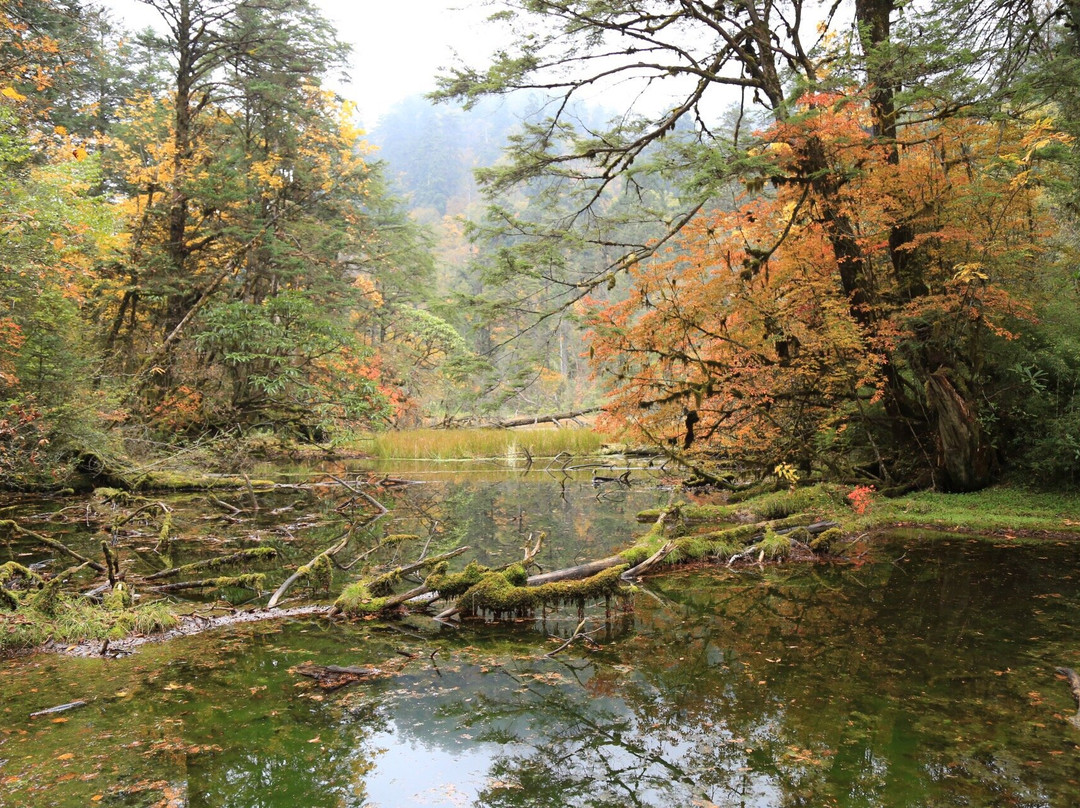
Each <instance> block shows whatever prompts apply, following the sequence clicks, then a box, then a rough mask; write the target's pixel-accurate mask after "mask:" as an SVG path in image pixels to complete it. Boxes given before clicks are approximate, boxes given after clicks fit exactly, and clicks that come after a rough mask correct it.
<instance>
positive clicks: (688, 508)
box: [636, 504, 736, 525]
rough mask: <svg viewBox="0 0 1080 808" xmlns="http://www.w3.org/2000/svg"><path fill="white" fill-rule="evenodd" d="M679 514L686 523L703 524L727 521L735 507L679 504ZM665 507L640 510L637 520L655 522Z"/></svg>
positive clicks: (733, 512) (732, 514)
mask: <svg viewBox="0 0 1080 808" xmlns="http://www.w3.org/2000/svg"><path fill="white" fill-rule="evenodd" d="M678 508H679V516H680V518H681V519H682V520H683V521H684V522H686V523H687V524H691V525H694V524H703V523H711V522H724V521H729V520H730V519H731V518H732V516H734V514H735V511H736V509H735V508H733V507H731V506H730V505H685V504H680V505H679V506H678ZM665 510H667V509H666V508H649V509H648V510H644V511H640V512H639V513H638V514H637V517H636V519H637V520H638V521H639V522H655V521H656V520H657V519H659V518H660V515H661V514H662V513H664V511H665Z"/></svg>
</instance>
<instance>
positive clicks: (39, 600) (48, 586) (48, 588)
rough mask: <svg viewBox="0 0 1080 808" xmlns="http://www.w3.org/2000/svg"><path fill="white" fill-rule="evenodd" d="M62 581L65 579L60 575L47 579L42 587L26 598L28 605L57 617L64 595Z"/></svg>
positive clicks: (49, 615)
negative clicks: (61, 589) (61, 588)
mask: <svg viewBox="0 0 1080 808" xmlns="http://www.w3.org/2000/svg"><path fill="white" fill-rule="evenodd" d="M62 583H63V579H61V578H60V577H56V578H53V579H52V580H49V581H46V582H45V585H44V586H42V587H41V589H39V590H38V591H37V592H34V593H33V594H32V595H30V597H28V598H27V599H26V603H27V605H28V606H29V607H30V608H31V609H33V610H34V611H36V612H38V613H40V614H43V615H45V616H46V617H55V616H56V613H57V610H58V609H59V608H60V602H61V596H62V593H61V591H60V586H61V584H62Z"/></svg>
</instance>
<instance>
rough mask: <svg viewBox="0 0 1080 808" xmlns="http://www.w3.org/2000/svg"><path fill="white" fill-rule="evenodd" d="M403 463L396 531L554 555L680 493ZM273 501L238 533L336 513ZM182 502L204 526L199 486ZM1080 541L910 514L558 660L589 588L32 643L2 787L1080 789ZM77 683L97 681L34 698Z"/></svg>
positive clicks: (1070, 793)
mask: <svg viewBox="0 0 1080 808" xmlns="http://www.w3.org/2000/svg"><path fill="white" fill-rule="evenodd" d="M399 474H400V475H401V476H408V477H410V478H413V479H423V480H425V482H424V484H422V485H416V486H408V487H403V488H402V489H401V490H399V491H397V492H396V493H394V494H393V495H392V497H391V499H392V500H393V501H392V502H391V503H388V504H393V505H394V510H393V513H391V514H390V515H388V516H387V517H386V519H385V520H383V521H384V522H385V523H384V524H380V525H378V526H377V527H376V528H373V529H377V530H380V531H384V532H390V533H398V532H417V533H425V534H426V533H428V532H430V531H432V529H433V528H434V532H433V533H431V535H433V536H435V541H436V543H437V544H440V545H444V546H451V545H452V544H453V543H456V542H459V541H460V542H465V543H468V544H470V545H472V546H473V547H474V548H476V550H475V554H476V556H477V557H479V558H480V559H481V560H482V561H485V562H486V563H492V564H496V563H506V562H507V561H509V560H512V559H513V558H514V557H515V556H517V555H518V554H519V553H520V552H521V551H520V547H521V545H522V544H523V543H524V540H525V538H526V537H527V536H528V534H529V533H532V532H535V531H539V530H545V531H547V532H548V534H549V537H550V539H549V543H548V549H547V550H546V551H545V557H544V558H543V563H544V564H545V566H547V567H548V568H553V567H555V566H562V565H565V564H567V563H573V562H574V561H580V560H584V559H588V558H595V557H599V556H603V555H606V554H607V553H608V552H610V550H611V549H612V548H614V547H618V546H621V545H624V544H625V543H626V540H627V538H628V536H629V535H631V534H632V533H634V532H640V531H641V530H642V528H641V527H640V526H637V525H635V524H634V522H633V514H634V513H635V512H636V511H637V510H640V509H642V508H646V507H651V506H654V505H656V504H659V503H662V502H664V501H666V499H667V496H668V495H667V492H666V491H663V490H661V489H660V488H659V487H658V486H657V485H656V484H655V481H653V480H652V479H651V478H649V477H647V475H645V474H644V473H639V474H637V475H636V476H635V479H636V481H637V482H636V485H635V487H634V488H632V489H631V490H629V491H626V490H623V489H621V488H619V487H618V486H611V485H607V486H601V487H600V488H596V487H594V486H593V485H592V484H591V482H590V481H589V479H588V477H587V476H583V477H581V478H579V479H575V480H569V481H566V480H560V479H558V478H557V477H556V476H555V475H548V474H544V473H537V472H532V473H530V474H528V475H521V474H520V473H510V472H499V473H493V472H485V473H482V474H481V473H468V472H467V470H463V471H462V472H461V473H456V474H454V475H447V474H429V473H426V472H425V471H424V470H423V469H419V468H411V469H408V470H405V471H401V472H399ZM275 496H282V497H288V496H293V497H294V500H295V501H293V502H292V506H290V505H288V504H285V505H276V503H271V502H267V503H266V506H265V507H264V508H263V510H262V511H260V514H261V515H260V516H259V517H258V519H257V520H253V522H252V523H247V524H243V523H241V524H235V523H229V524H227V525H221V524H219V523H218V522H214V521H211V520H207V521H208V522H210V524H212V525H213V527H214V530H215V531H216V532H217V533H218V534H219V535H217V536H216V541H217V542H218V543H219V544H222V545H228V543H229V542H230V541H237V542H238V541H240V539H239V538H238V537H239V536H241V535H242V534H245V533H246V535H250V534H251V532H252V531H253V530H258V531H261V532H262V534H263V535H264V540H265V541H274V542H278V543H279V545H280V546H281V547H282V548H283V551H291V552H292V553H293V555H294V556H295V559H296V560H298V561H303V560H306V558H310V555H311V548H312V547H316V548H317V547H320V546H323V544H324V543H325V539H326V535H329V533H332V532H333V531H334V530H335V529H336V526H335V525H333V524H330V523H329V522H332V520H331V519H330V518H329V516H327V515H328V514H333V513H335V512H334V511H333V510H332V509H330V508H325V509H323V511H322V512H321V513H322V517H321V518H320V519H315V520H312V519H311V518H310V515H311V514H312V513H316V514H318V513H320V511H319V503H318V501H317V500H311V499H304V500H302V501H301V496H303V497H308V496H309V492H299V491H298V492H295V494H292V495H289V494H288V492H284V493H282V494H279V495H275ZM185 503H186V504H185ZM68 504H70V503H68ZM176 504H177V505H178V517H177V518H178V524H179V526H180V529H181V531H182V532H185V533H186V535H190V536H194V535H195V532H197V530H196V529H197V528H199V525H200V524H202V523H201V522H200V520H201V519H202V518H203V517H204V516H206V515H207V514H205V513H201V512H200V510H199V509H200V508H201V507H202V505H201V500H195V499H192V498H188V499H187V500H183V501H181V500H177V503H176ZM271 505H275V506H276V507H277V508H286V507H290V509H289V510H285V511H281V512H280V513H279V514H277V515H275V516H271V515H269V513H268V512H269V511H272V510H275V509H276V508H275V507H270V506H271ZM34 507H35V506H34V504H33V503H30V504H28V505H27V513H28V514H29V513H30V512H32V511H33V510H34ZM38 507H40V506H38ZM185 520H186V521H185ZM278 523H280V524H278ZM49 524H50V523H42V524H41V525H38V526H37V528H40V529H44V528H45V527H47V526H48V525H49ZM58 529H59V528H58ZM200 529H202V530H203V531H204V532H205V531H206V530H207V529H208V528H206V527H203V528H200ZM64 530H68V531H69V533H68V535H67V536H66V538H67V539H68V540H70V541H73V542H74V541H75V540H76V539H77V538H78V537H77V536H76V535H75V534H74V533H71V532H70V531H71V528H64ZM320 531H322V532H321V533H320ZM90 532H91V531H89V530H88V535H87V536H86V537H85V538H86V541H87V544H88V545H89V544H90V543H91V541H92V538H93V537H92V535H89V534H90ZM190 543H191V547H192V550H191V552H192V554H193V555H194V554H195V553H196V551H195V549H194V548H195V547H197V546H198V541H196V540H195V539H194V538H193V539H191V542H190ZM24 552H27V550H26V548H20V547H18V546H15V545H9V546H7V547H6V548H0V561H3V560H6V557H4V554H5V553H7V554H8V555H14V556H21V555H22V553H24ZM1078 562H1080V545H1077V544H1075V543H1054V542H1050V543H1043V544H1039V545H1023V544H1017V543H1016V542H1015V541H1010V540H1004V539H1003V540H999V541H993V540H975V539H969V538H967V537H963V538H958V537H942V536H929V535H923V534H918V533H910V534H906V535H897V536H894V537H890V538H889V539H888V540H885V541H883V542H882V544H881V545H880V546H878V547H876V548H874V550H873V551H872V552H871V553H870V554H869V555H867V556H865V557H863V558H862V559H860V563H857V564H847V565H843V566H825V565H817V566H811V567H796V566H790V567H779V568H777V567H773V568H769V567H766V568H758V569H752V570H748V571H741V572H732V571H723V570H719V571H697V572H682V573H677V574H673V575H669V576H665V577H663V578H657V579H653V580H651V581H650V582H648V584H647V587H646V590H647V591H644V592H642V593H640V594H639V595H638V596H637V597H636V598H635V601H634V608H633V611H632V612H631V613H625V614H624V613H617V614H613V615H612V616H611V619H610V620H606V619H605V614H604V612H603V610H602V609H598V610H592V611H590V613H589V616H590V624H589V625H590V628H591V629H594V630H596V633H595V634H594V635H593V637H594V639H595V641H596V643H597V647H596V648H595V649H593V650H589V651H587V650H585V649H584V648H583V647H581V646H580V645H577V644H575V645H573V646H571V647H570V648H569V649H567V650H565V651H563V652H561V653H559V654H558V655H557V656H555V657H553V658H546V657H544V654H545V653H547V652H548V651H551V650H553V649H554V648H556V647H558V645H559V644H560V641H559V640H558V639H556V638H558V637H560V636H567V635H568V634H569V633H571V632H572V631H573V628H574V626H576V625H577V622H578V621H577V614H576V612H574V613H573V614H570V613H567V614H563V615H559V614H554V615H549V616H548V620H547V621H540V620H537V621H526V622H519V623H515V624H509V625H493V624H477V623H466V625H464V626H463V627H462V628H460V629H457V630H453V629H447V628H443V627H440V626H439V625H438V624H435V623H433V621H431V620H429V619H426V618H422V617H413V618H409V619H407V620H404V621H402V622H399V623H393V624H389V623H381V622H375V621H371V622H357V623H347V624H328V623H326V622H325V621H294V622H286V623H276V624H271V623H265V624H258V625H252V626H247V627H243V628H236V629H232V630H230V631H228V632H227V633H219V634H212V635H203V636H200V637H193V638H188V639H182V640H176V641H173V642H169V643H166V644H162V645H155V646H147V647H144V648H142V649H141V650H140V651H139V652H138V653H137V654H135V655H133V656H131V657H128V658H125V659H120V660H101V659H71V658H64V657H59V656H47V655H37V656H24V657H19V658H15V659H8V660H5V661H0V711H2V713H3V717H4V720H3V722H2V724H0V805H3V806H20V807H21V806H27V807H31V806H33V807H34V808H36V807H37V806H89V805H102V806H152V805H154V806H183V805H186V806H190V807H191V808H201V807H202V806H215V807H216V806H235V808H256V807H257V806H265V807H266V808H271V807H273V808H279V807H280V808H292V807H293V806H312V808H315V807H316V806H317V807H319V808H321V807H322V806H326V808H330V807H331V806H335V807H337V806H384V807H389V806H410V805H419V806H492V807H494V806H500V807H503V806H505V807H506V808H509V807H510V806H563V805H565V806H628V805H636V806H705V807H707V806H710V805H716V806H725V807H726V806H763V807H764V806H845V808H846V807H848V806H851V807H852V808H854V807H855V806H860V807H861V806H866V807H867V808H869V807H870V806H1055V807H1056V806H1062V807H1063V808H1064V806H1075V805H1080V730H1078V729H1076V728H1074V727H1073V726H1072V725H1071V724H1069V723H1068V722H1067V721H1066V720H1065V719H1066V717H1067V716H1069V715H1070V714H1071V713H1073V712H1074V705H1073V703H1072V699H1071V696H1070V695H1069V691H1068V687H1067V686H1066V685H1065V683H1064V682H1063V681H1062V680H1061V679H1060V678H1059V677H1056V676H1055V673H1054V667H1055V666H1058V665H1067V666H1071V667H1076V668H1078V669H1080V645H1078V643H1077V640H1076V635H1077V627H1078V626H1077V624H1078V622H1080V617H1078V616H1080V610H1078V606H1080V587H1078V581H1077V577H1076V570H1077V569H1078ZM399 652H408V653H412V654H417V655H418V656H417V657H416V658H415V659H413V660H412V661H408V662H406V663H405V664H404V667H401V669H400V672H398V673H395V674H394V675H390V676H387V677H384V678H380V679H377V680H373V681H371V682H367V683H361V684H357V685H354V686H352V687H350V688H347V689H344V690H339V691H336V692H323V691H320V690H319V689H318V688H316V687H314V686H313V685H312V683H311V682H310V681H309V680H307V679H304V678H302V677H299V676H297V675H296V674H295V673H292V672H290V668H292V667H293V666H295V665H298V664H299V663H302V662H305V661H309V660H310V661H314V662H317V663H320V664H333V665H368V664H376V665H378V664H385V663H386V662H387V661H388V660H398V661H399V662H395V666H396V665H399V664H400V661H401V660H404V659H405V657H403V656H401V655H400V653H399ZM76 699H82V700H85V701H88V702H89V705H88V706H87V707H84V708H82V709H80V710H76V711H72V712H68V713H64V714H62V715H60V716H56V717H55V718H56V719H57V720H53V719H52V718H51V717H49V716H43V717H39V718H35V719H30V718H29V717H28V716H29V713H31V712H33V711H35V710H39V709H43V708H45V707H49V706H53V705H56V704H60V703H63V702H67V701H73V700H76Z"/></svg>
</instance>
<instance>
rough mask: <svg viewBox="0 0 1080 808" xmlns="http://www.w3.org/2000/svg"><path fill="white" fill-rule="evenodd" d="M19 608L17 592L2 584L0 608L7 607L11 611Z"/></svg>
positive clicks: (0, 587)
mask: <svg viewBox="0 0 1080 808" xmlns="http://www.w3.org/2000/svg"><path fill="white" fill-rule="evenodd" d="M18 608H19V598H18V597H17V596H16V595H15V593H14V592H12V591H10V590H8V589H5V588H4V587H3V586H0V609H7V610H8V611H9V612H13V611H15V610H16V609H18Z"/></svg>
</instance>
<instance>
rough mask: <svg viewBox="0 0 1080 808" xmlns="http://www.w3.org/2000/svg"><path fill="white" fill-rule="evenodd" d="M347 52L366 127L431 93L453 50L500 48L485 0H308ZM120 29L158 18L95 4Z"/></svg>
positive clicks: (478, 55)
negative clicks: (333, 28) (395, 106)
mask: <svg viewBox="0 0 1080 808" xmlns="http://www.w3.org/2000/svg"><path fill="white" fill-rule="evenodd" d="M314 1H315V3H316V5H318V6H319V7H321V8H322V10H323V13H324V14H325V15H326V17H327V19H329V20H331V21H332V22H334V23H335V24H336V25H337V34H338V37H339V38H340V39H341V40H343V41H345V42H348V43H349V44H351V45H352V47H353V54H352V65H351V68H350V70H349V72H350V74H351V79H352V80H351V82H350V83H349V84H348V85H346V86H343V87H339V88H335V89H338V90H339V91H340V92H341V93H342V95H344V96H345V97H347V98H349V99H350V100H352V101H354V102H356V104H357V106H358V108H359V110H360V118H361V120H362V122H363V124H364V126H365V127H367V128H369V129H370V128H371V127H372V126H374V125H375V123H376V121H377V119H378V116H380V115H382V114H383V113H384V112H386V111H387V110H388V109H389V108H390V107H391V106H393V104H394V103H395V102H396V101H399V100H400V99H402V98H404V97H406V96H408V95H413V94H416V93H423V92H427V91H429V90H433V89H434V88H435V81H434V76H435V74H436V72H437V71H438V69H439V68H440V67H443V66H446V65H449V64H450V63H451V61H452V59H453V52H454V51H455V50H456V51H457V52H458V53H460V54H461V56H462V57H463V58H464V59H465V60H466V61H467V62H469V63H471V64H483V63H484V61H485V59H486V57H487V56H489V55H490V54H491V53H492V52H493V51H494V50H496V48H497V47H498V43H499V39H500V34H501V31H500V27H499V26H497V25H495V24H489V23H486V22H485V20H486V18H487V17H488V16H489V15H490V14H491V13H492V12H493V11H494V10H495V9H494V8H493V7H492V6H491V5H490V4H489V3H487V2H485V0H397V2H393V0H314ZM101 2H102V3H103V4H104V5H105V6H106V7H107V8H109V9H110V10H111V11H112V12H113V16H114V18H115V19H116V20H117V21H118V22H119V23H121V24H122V25H123V26H124V27H126V28H129V29H132V30H138V29H141V28H145V27H146V26H147V25H154V24H155V21H156V20H157V19H158V16H157V12H155V11H154V10H153V9H152V8H150V7H148V6H146V5H144V4H143V3H140V2H139V0H101Z"/></svg>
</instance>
